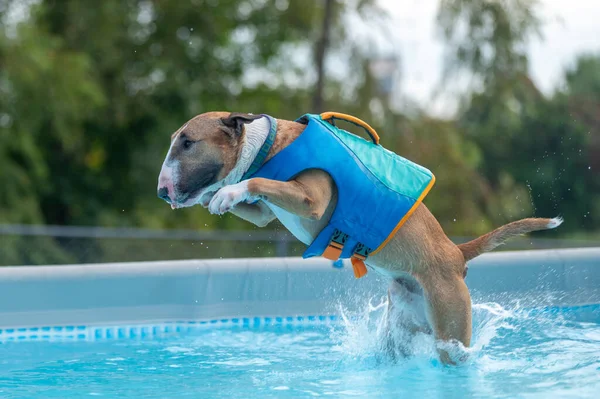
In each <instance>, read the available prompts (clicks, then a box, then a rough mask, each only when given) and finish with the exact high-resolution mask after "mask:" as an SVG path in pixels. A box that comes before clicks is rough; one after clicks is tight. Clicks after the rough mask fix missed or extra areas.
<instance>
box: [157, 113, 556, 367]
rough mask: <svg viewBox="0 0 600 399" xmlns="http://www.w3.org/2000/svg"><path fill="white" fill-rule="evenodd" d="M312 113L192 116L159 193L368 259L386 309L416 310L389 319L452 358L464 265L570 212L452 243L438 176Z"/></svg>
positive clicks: (467, 306) (460, 327)
mask: <svg viewBox="0 0 600 399" xmlns="http://www.w3.org/2000/svg"><path fill="white" fill-rule="evenodd" d="M307 115H308V116H306V115H305V116H304V117H303V118H301V119H298V120H297V121H288V120H282V119H275V118H273V117H271V116H268V115H254V114H244V113H230V112H207V113H203V114H201V115H198V116H196V117H194V118H192V119H191V120H189V121H188V122H186V123H185V124H184V125H183V126H182V127H180V128H179V129H178V130H177V131H176V132H175V133H173V134H172V135H171V145H170V147H169V150H168V153H167V155H166V159H165V160H164V163H163V165H162V169H161V171H160V176H159V179H158V196H159V197H160V198H162V199H164V200H165V201H167V202H168V203H169V204H170V205H171V207H172V208H173V209H176V208H183V207H190V206H193V205H196V204H200V205H201V206H203V207H205V208H208V210H209V211H210V213H212V214H218V215H222V214H224V213H226V212H231V213H233V214H234V215H236V216H238V217H240V218H242V219H245V220H247V221H248V222H250V223H253V224H255V225H256V226H259V227H264V226H266V225H267V224H269V223H270V222H271V221H273V220H274V219H279V221H280V222H281V223H282V224H283V225H284V226H285V227H286V228H287V229H288V230H289V231H290V232H291V234H293V235H294V236H295V237H296V238H297V239H298V240H300V241H302V242H303V243H304V244H306V245H307V246H308V249H307V253H305V256H325V257H327V258H329V259H337V258H351V260H352V264H353V266H354V270H355V275H356V276H357V277H361V276H362V275H364V274H365V273H366V268H365V265H366V267H368V268H369V269H371V270H374V271H376V272H378V273H380V274H382V275H384V276H386V277H387V278H389V281H390V287H389V289H388V298H389V300H388V311H391V310H392V308H393V307H394V303H398V301H402V302H403V303H404V304H405V305H407V306H413V309H412V311H411V313H412V316H411V320H392V319H389V318H388V319H389V320H388V322H393V323H400V324H403V325H404V326H408V328H409V329H411V330H413V331H423V332H431V333H432V334H433V336H434V338H435V340H436V342H437V343H439V345H437V351H438V354H439V357H440V360H441V361H442V362H443V363H445V364H455V363H456V362H457V360H456V359H454V358H453V356H451V354H450V352H449V350H448V344H449V343H457V342H460V343H461V344H462V345H464V347H469V345H470V341H471V298H470V295H469V290H468V288H467V285H466V284H465V281H464V279H465V276H466V271H467V265H466V263H467V261H469V260H471V259H473V258H475V257H476V256H478V255H480V254H482V253H484V252H487V251H491V250H493V249H494V248H496V247H497V246H498V245H500V244H502V243H503V242H504V241H505V240H507V239H508V238H511V237H513V236H517V235H520V234H524V233H528V232H532V231H537V230H544V229H551V228H555V227H557V226H559V225H560V224H561V223H562V219H561V218H552V219H546V218H527V219H522V220H518V221H515V222H512V223H508V224H506V225H504V226H501V227H499V228H497V229H496V230H493V231H492V232H490V233H487V234H485V235H483V236H481V237H479V238H476V239H474V240H473V241H470V242H467V243H465V244H461V245H456V244H454V243H453V242H452V241H451V240H450V239H449V238H448V237H447V236H446V234H445V233H444V231H443V230H442V227H441V226H440V224H439V223H438V221H437V220H436V218H435V217H434V216H433V215H432V214H431V212H430V211H429V210H428V208H427V207H426V206H425V205H424V204H423V203H422V199H423V197H424V196H425V194H427V192H428V191H429V188H430V187H431V185H432V184H433V181H434V178H433V175H432V174H431V173H430V172H429V171H427V170H426V169H425V168H422V167H420V166H418V165H416V164H412V163H410V161H407V160H405V159H404V158H401V157H399V156H397V155H396V154H394V153H392V152H391V151H388V150H385V149H383V148H382V147H381V146H380V145H379V144H378V137H377V135H376V132H375V131H373V130H372V128H370V126H368V125H367V124H365V123H364V122H362V121H360V120H358V119H356V118H353V117H350V116H344V115H343V114H335V113H329V115H327V116H326V115H324V114H322V115H320V116H319V115H309V114H307ZM340 115H341V116H340ZM336 117H337V118H339V119H346V120H348V121H350V122H353V123H357V124H359V125H360V126H362V127H364V128H365V130H367V132H368V133H369V135H370V136H371V139H372V140H373V142H372V143H371V142H367V141H366V140H363V139H361V138H359V137H358V136H354V135H351V134H350V133H348V132H344V131H342V133H340V130H339V129H337V127H335V126H334V125H335V124H334V123H333V120H334V118H336ZM346 117H347V118H346ZM375 155H376V156H375ZM377 157H379V158H377ZM403 306H404V305H403ZM404 313H406V312H404Z"/></svg>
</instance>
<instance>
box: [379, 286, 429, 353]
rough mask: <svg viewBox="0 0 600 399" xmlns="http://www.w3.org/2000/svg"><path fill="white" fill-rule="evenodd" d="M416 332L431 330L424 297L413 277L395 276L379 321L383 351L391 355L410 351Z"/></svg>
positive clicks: (427, 332) (426, 332)
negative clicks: (396, 277)
mask: <svg viewBox="0 0 600 399" xmlns="http://www.w3.org/2000/svg"><path fill="white" fill-rule="evenodd" d="M417 333H425V334H431V333H432V330H431V328H430V326H429V323H428V321H427V315H426V304H425V297H424V296H423V290H422V288H421V287H420V286H419V283H418V282H417V281H416V280H414V279H413V278H412V277H410V276H407V277H406V278H398V279H396V280H393V281H392V282H391V284H390V287H389V289H388V306H387V309H386V313H385V314H384V316H383V318H382V322H381V324H380V330H379V337H380V342H381V347H382V350H383V352H385V353H386V354H388V355H389V356H390V357H391V358H392V359H394V360H395V359H396V358H398V357H406V356H408V355H409V354H410V352H411V348H410V345H411V338H412V337H413V336H414V335H415V334H417Z"/></svg>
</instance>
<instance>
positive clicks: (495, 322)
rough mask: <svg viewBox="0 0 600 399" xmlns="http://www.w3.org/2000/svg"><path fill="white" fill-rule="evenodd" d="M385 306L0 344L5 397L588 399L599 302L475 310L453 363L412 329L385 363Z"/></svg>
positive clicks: (599, 336)
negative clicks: (162, 332) (130, 336)
mask: <svg viewBox="0 0 600 399" xmlns="http://www.w3.org/2000/svg"><path fill="white" fill-rule="evenodd" d="M382 309H383V307H382V306H374V307H373V306H371V307H369V308H368V309H365V310H364V311H362V312H358V313H355V314H348V313H346V314H345V315H344V317H343V318H342V319H341V320H340V322H339V323H334V324H331V325H320V326H285V325H273V326H261V327H253V326H237V327H227V328H218V327H208V328H206V329H203V330H198V331H195V332H193V333H185V334H169V335H166V336H164V337H160V338H153V339H150V338H149V339H138V340H110V341H93V342H8V343H3V344H0V397H2V398H81V397H88V396H99V397H107V398H175V397H189V398H244V399H253V398H261V399H262V398H308V397H321V396H322V397H332V398H352V397H357V398H390V397H394V398H396V397H415V398H437V397H444V398H517V397H518V398H554V397H556V398H567V397H573V398H575V397H576V398H586V397H589V398H592V397H594V398H597V397H599V396H598V394H599V392H600V305H593V306H587V307H581V308H567V309H560V310H558V309H547V310H544V311H539V310H536V311H527V310H523V309H518V308H512V309H507V308H502V307H501V306H499V305H497V304H495V303H481V304H478V305H474V309H473V312H474V323H473V332H474V336H473V345H472V348H470V349H468V350H467V352H468V355H469V358H468V360H467V361H466V363H465V364H463V365H461V366H459V367H444V366H442V365H440V364H439V362H438V361H437V360H436V355H435V347H434V342H433V340H431V339H430V338H429V337H426V336H417V337H415V338H414V339H413V340H412V341H411V348H412V349H411V351H412V352H413V353H412V354H411V355H410V356H409V357H408V358H404V359H400V360H397V361H392V360H390V359H389V358H388V357H386V356H385V355H384V354H383V353H382V352H381V351H380V349H379V347H380V346H379V342H378V338H377V336H376V330H377V325H378V320H379V319H380V318H381V314H382V312H383V310H382Z"/></svg>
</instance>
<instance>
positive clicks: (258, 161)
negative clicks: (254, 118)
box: [242, 114, 277, 180]
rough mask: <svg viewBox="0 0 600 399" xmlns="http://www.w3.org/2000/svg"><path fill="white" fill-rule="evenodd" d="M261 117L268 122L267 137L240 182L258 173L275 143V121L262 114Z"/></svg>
mask: <svg viewBox="0 0 600 399" xmlns="http://www.w3.org/2000/svg"><path fill="white" fill-rule="evenodd" d="M262 116H264V117H265V118H267V119H268V120H269V124H270V128H269V135H268V136H267V139H266V140H265V143H264V144H263V145H262V147H261V148H260V151H259V152H258V154H257V155H256V158H254V162H252V165H250V168H248V171H246V173H244V176H242V180H247V179H248V178H250V176H252V175H253V174H255V173H256V172H257V171H258V169H260V167H261V166H262V164H263V163H264V162H265V159H266V158H267V155H268V154H269V151H270V150H271V147H272V146H273V143H274V142H275V136H276V135H277V121H276V120H275V118H273V117H272V116H269V115H266V114H262Z"/></svg>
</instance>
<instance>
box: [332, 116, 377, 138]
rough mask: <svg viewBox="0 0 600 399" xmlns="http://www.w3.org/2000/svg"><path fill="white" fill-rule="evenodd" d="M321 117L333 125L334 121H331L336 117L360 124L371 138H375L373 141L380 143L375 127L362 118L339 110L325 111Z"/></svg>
mask: <svg viewBox="0 0 600 399" xmlns="http://www.w3.org/2000/svg"><path fill="white" fill-rule="evenodd" d="M321 119H323V120H325V121H327V122H329V123H331V124H332V125H333V123H332V122H331V121H333V120H334V119H339V120H342V121H346V122H350V123H352V124H354V125H356V126H360V127H362V128H363V129H365V131H366V132H367V133H368V134H369V136H371V140H373V143H375V144H379V135H378V134H377V132H376V131H375V129H373V128H372V127H371V126H369V124H368V123H367V122H365V121H363V120H361V119H358V118H357V117H355V116H352V115H346V114H341V113H339V112H323V113H322V114H321Z"/></svg>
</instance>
